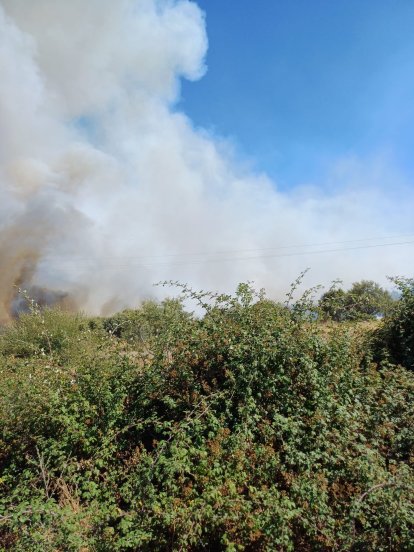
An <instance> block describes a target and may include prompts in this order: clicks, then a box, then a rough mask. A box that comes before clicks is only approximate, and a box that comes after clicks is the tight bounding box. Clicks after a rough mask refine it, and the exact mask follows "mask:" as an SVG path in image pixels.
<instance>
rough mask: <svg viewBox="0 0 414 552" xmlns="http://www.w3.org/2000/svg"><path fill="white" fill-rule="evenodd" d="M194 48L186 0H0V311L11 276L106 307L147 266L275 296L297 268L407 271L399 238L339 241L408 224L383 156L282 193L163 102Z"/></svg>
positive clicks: (125, 299) (144, 285) (327, 273)
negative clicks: (247, 285) (244, 284)
mask: <svg viewBox="0 0 414 552" xmlns="http://www.w3.org/2000/svg"><path fill="white" fill-rule="evenodd" d="M206 51H207V38H206V29H205V20H204V16H203V13H202V12H201V11H200V9H199V8H198V6H197V5H196V3H194V2H190V1H187V0H117V1H116V2H114V1H113V0H71V1H70V2H68V1H67V0H31V1H30V2H28V1H27V0H0V194H1V196H0V321H2V320H3V321H4V320H6V319H7V318H8V316H9V315H10V312H11V309H12V308H13V306H12V305H13V301H14V297H15V294H16V289H15V286H21V287H26V288H29V287H30V288H31V289H33V290H36V289H37V290H42V289H44V290H47V291H43V292H41V295H42V294H43V296H48V297H51V296H55V297H56V298H57V299H59V300H62V298H65V297H66V300H67V302H68V304H70V305H72V306H74V307H75V308H82V309H84V310H86V311H88V312H97V313H99V312H102V313H107V312H111V311H114V310H116V309H120V308H123V307H125V306H134V305H136V304H137V303H138V302H139V300H140V299H142V298H145V297H148V296H150V295H154V294H155V295H157V294H161V293H163V291H162V290H159V289H158V288H155V289H154V287H153V283H155V282H157V281H159V280H164V279H174V280H175V279H179V280H181V281H184V282H188V283H190V284H191V285H193V286H195V287H196V288H204V289H206V288H209V289H220V290H227V289H231V288H234V286H235V285H236V283H237V282H239V281H246V280H253V281H255V282H256V284H257V285H258V286H265V287H266V288H267V289H268V291H269V292H270V294H273V295H274V296H277V295H278V294H283V293H284V292H286V291H287V288H288V287H289V283H290V282H291V281H292V280H293V279H294V278H295V277H296V276H297V275H298V273H299V272H300V271H301V270H302V269H303V268H305V267H307V266H310V267H311V268H312V271H311V277H310V278H309V279H308V283H309V285H312V284H314V283H316V282H320V283H327V282H329V281H330V280H332V279H334V278H337V277H342V278H343V279H344V280H345V281H348V282H350V281H352V280H356V279H361V278H373V279H377V280H379V281H381V280H383V279H384V276H385V275H386V274H398V273H406V274H407V273H408V272H409V271H412V268H413V263H412V261H411V259H412V246H404V245H401V246H394V247H388V248H386V247H385V248H376V247H372V248H364V249H361V250H358V249H355V247H359V246H360V245H361V246H365V245H379V242H378V239H377V241H372V240H371V241H370V240H365V241H362V240H363V239H365V238H379V237H382V236H384V237H385V236H390V235H401V234H409V233H410V232H411V233H412V234H414V225H413V222H412V220H411V218H412V217H411V209H412V205H413V202H412V199H413V196H412V193H411V195H410V192H408V191H407V190H409V189H410V186H409V183H407V182H405V180H404V176H403V175H399V174H398V172H397V171H395V170H393V169H392V168H390V167H389V166H387V163H385V162H383V161H381V160H380V159H379V158H377V159H371V160H369V161H366V162H362V161H360V160H358V159H355V158H350V159H344V160H342V161H339V162H338V163H336V164H335V166H334V167H333V168H332V173H331V175H330V178H329V181H328V182H324V183H321V184H323V186H320V187H319V186H318V187H317V188H316V187H310V186H308V187H303V188H302V189H301V190H298V191H295V192H290V193H281V192H279V191H278V190H277V183H274V182H272V181H270V179H268V178H267V177H266V176H264V175H257V174H249V173H248V171H246V170H245V169H244V168H242V166H241V165H239V164H238V162H237V161H236V160H235V159H234V156H233V155H232V154H231V151H230V150H231V148H230V146H229V145H226V144H225V143H224V141H220V140H217V139H215V138H214V137H212V136H209V135H208V133H207V132H204V131H200V130H196V129H194V127H193V125H192V123H191V121H190V120H189V119H188V118H187V117H186V116H185V114H183V113H180V112H178V111H177V109H176V105H177V100H178V99H179V94H180V79H182V78H186V79H191V80H196V79H199V78H201V77H202V75H203V73H204V72H205V62H204V59H205V55H206ZM240 116H241V117H242V116H243V114H242V113H241V114H240ZM390 186H392V187H393V190H397V192H395V193H393V192H392V189H390ZM321 190H324V191H321ZM402 190H404V193H405V194H406V195H405V197H404V201H403V202H401V198H400V196H399V194H400V193H402ZM411 238H413V236H411ZM355 240H361V241H355ZM379 241H380V242H381V240H379ZM394 241H408V238H407V239H405V238H401V239H399V240H394ZM340 242H341V243H340ZM342 242H343V243H342ZM388 242H389V240H388V241H387V240H385V241H384V240H382V242H381V243H388ZM325 243H326V244H328V245H325V246H317V245H316V244H325ZM306 244H310V245H311V247H303V246H304V245H306ZM329 244H331V245H329ZM287 246H301V247H287ZM348 248H353V249H352V250H351V251H337V252H335V251H332V252H330V253H321V254H316V253H313V252H315V251H319V250H320V249H328V250H331V249H348ZM309 251H311V252H312V253H311V254H307V255H302V253H305V252H309ZM407 275H408V274H407ZM54 294H55V295H54Z"/></svg>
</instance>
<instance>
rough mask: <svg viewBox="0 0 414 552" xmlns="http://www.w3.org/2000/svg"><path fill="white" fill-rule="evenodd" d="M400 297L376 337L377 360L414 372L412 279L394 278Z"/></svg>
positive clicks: (413, 297) (413, 285)
mask: <svg viewBox="0 0 414 552" xmlns="http://www.w3.org/2000/svg"><path fill="white" fill-rule="evenodd" d="M393 281H394V283H395V284H396V286H397V288H398V290H399V293H400V297H399V300H398V301H397V302H396V304H395V307H394V309H393V310H392V311H391V313H390V314H389V315H388V316H387V317H386V318H385V320H384V324H383V325H382V327H381V328H380V329H379V331H378V332H377V335H376V341H375V350H376V355H377V358H378V359H380V360H388V361H389V362H392V363H394V364H401V365H402V366H405V367H406V368H408V369H410V370H414V279H407V278H394V279H393Z"/></svg>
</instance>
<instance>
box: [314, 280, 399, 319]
mask: <svg viewBox="0 0 414 552" xmlns="http://www.w3.org/2000/svg"><path fill="white" fill-rule="evenodd" d="M393 304H394V300H393V298H392V296H391V294H390V293H389V292H388V291H386V290H385V289H383V288H382V287H380V286H379V285H378V284H377V283H376V282H373V281H372V280H361V281H360V282H354V283H353V284H352V287H351V289H350V290H349V291H344V290H343V289H342V288H335V287H333V288H332V289H330V290H329V291H327V292H326V293H324V294H323V295H322V297H321V299H320V301H319V307H320V309H321V311H322V316H323V317H324V318H327V319H331V320H335V321H337V322H343V321H345V320H367V319H371V318H375V317H379V316H384V315H386V314H388V313H389V312H390V311H391V310H392V306H393Z"/></svg>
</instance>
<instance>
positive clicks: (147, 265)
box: [68, 240, 414, 270]
mask: <svg viewBox="0 0 414 552" xmlns="http://www.w3.org/2000/svg"><path fill="white" fill-rule="evenodd" d="M413 244H414V240H411V241H404V242H394V243H380V244H373V245H359V246H354V247H341V248H334V249H321V250H319V251H301V252H296V253H279V254H272V255H252V256H249V257H228V258H219V259H214V258H210V259H198V260H188V261H185V260H184V261H175V262H174V261H173V262H158V263H129V264H116V265H112V266H110V265H105V266H103V267H99V270H102V269H116V270H118V269H121V268H131V266H138V267H142V268H152V267H155V266H182V265H202V264H205V263H222V262H233V261H248V260H263V259H276V258H282V257H298V256H306V255H319V254H321V253H337V252H343V251H345V252H346V251H356V250H362V249H374V248H380V247H391V246H401V245H413ZM94 260H96V259H90V261H94ZM135 260H137V259H135ZM68 262H71V260H70V259H68Z"/></svg>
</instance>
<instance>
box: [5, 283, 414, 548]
mask: <svg viewBox="0 0 414 552" xmlns="http://www.w3.org/2000/svg"><path fill="white" fill-rule="evenodd" d="M312 296H313V294H312V293H305V294H304V296H303V297H302V298H300V299H299V300H297V301H293V298H292V297H293V294H292V293H291V294H289V297H288V301H287V303H286V305H280V304H277V303H274V302H272V301H270V300H268V299H266V297H265V295H264V293H263V292H260V293H256V292H255V291H254V290H253V289H252V287H251V286H250V285H249V284H241V285H240V286H239V288H238V290H237V292H236V294H235V295H220V294H211V293H208V292H200V293H197V292H194V291H192V290H191V289H189V288H188V287H187V286H181V297H182V299H185V300H187V301H188V300H193V301H196V302H197V304H198V308H203V309H204V315H203V316H200V317H198V318H194V317H192V316H190V315H188V314H186V313H185V312H184V310H183V309H182V302H181V301H175V302H174V301H173V302H170V303H168V306H167V303H164V304H160V305H157V304H154V303H151V304H147V305H145V306H144V307H142V308H141V309H138V310H137V311H126V312H124V313H120V314H119V315H117V316H115V317H111V318H109V319H106V320H104V321H103V326H104V327H105V328H106V331H103V330H102V329H101V327H100V324H97V323H96V321H93V323H89V322H88V320H87V319H85V318H83V317H80V316H72V315H69V314H66V313H62V312H59V311H45V312H42V313H41V312H33V313H32V314H30V315H25V317H22V318H21V319H20V320H19V321H17V322H16V323H15V324H14V325H13V326H12V327H11V328H10V329H8V330H6V331H5V332H4V334H3V335H2V336H1V337H0V350H1V353H2V354H1V356H0V370H1V379H0V404H1V408H0V426H1V436H2V437H1V440H2V441H1V443H0V469H1V474H0V477H1V479H0V549H1V546H2V547H3V548H2V549H3V550H15V551H23V550H31V551H34V552H36V551H39V552H40V551H42V552H43V551H56V550H65V551H79V550H83V551H87V550H90V551H96V552H104V551H108V552H109V551H134V550H140V551H141V550H143V551H145V550H160V551H163V550H165V551H167V550H176V551H179V550H181V551H184V550H185V551H187V550H189V551H194V552H196V551H202V550H205V551H207V550H217V551H220V550H227V551H229V552H230V551H236V550H246V551H253V550H254V551H259V552H260V551H273V550H280V551H286V552H287V551H294V550H300V551H305V552H306V551H323V552H325V551H326V552H327V551H334V550H336V551H340V550H342V551H348V550H354V551H362V550H363V551H368V552H369V551H372V552H373V551H382V550H383V551H386V550H396V551H397V550H398V551H400V550H401V551H404V550H406V551H408V550H412V549H413V548H414V536H413V535H414V524H413V519H414V516H413V514H414V501H413V496H414V493H413V484H414V477H413V461H414V442H413V437H412V431H411V428H412V427H413V424H414V406H413V403H412V400H410V399H411V398H412V395H413V392H414V374H413V373H411V372H410V371H408V370H406V369H404V368H403V367H398V366H393V365H390V364H389V363H388V364H387V363H385V362H383V363H382V364H376V363H374V362H372V355H371V351H370V350H369V349H367V343H369V342H370V339H368V338H367V335H366V334H364V332H363V331H362V330H361V329H360V328H359V327H355V328H353V327H351V326H349V325H331V326H328V327H327V326H326V325H322V324H320V322H319V321H318V320H317V318H316V317H315V316H314V315H313V311H312ZM401 308H402V307H401ZM403 311H404V309H403ZM396 312H397V311H396ZM401 312H402V311H401ZM404 312H405V311H404ZM393 316H395V317H396V316H397V315H396V314H394V315H393ZM43 320H44V323H43V322H42V321H43ZM124 322H125V324H124ZM54 325H56V327H55V326H54ZM404 327H405V326H404ZM43 328H47V332H48V335H49V333H50V334H52V337H53V336H54V335H59V336H60V338H59V340H58V341H57V342H56V344H55V342H51V344H53V346H51V347H48V340H47V339H46V346H44V343H43V341H42V342H40V343H39V336H40V337H41V336H42V335H43V334H42V332H43V331H44V329H43ZM109 330H110V331H109ZM367 331H368V330H367ZM19 332H20V333H19ZM411 335H412V334H411ZM18 336H24V339H20V337H18ZM21 341H23V342H24V347H23V349H20V348H19V347H18V344H19V343H20V342H21Z"/></svg>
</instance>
